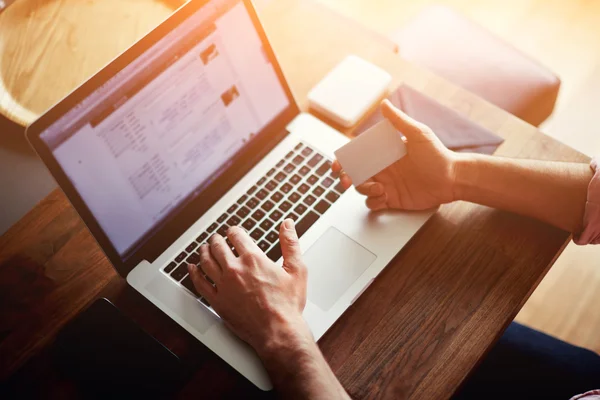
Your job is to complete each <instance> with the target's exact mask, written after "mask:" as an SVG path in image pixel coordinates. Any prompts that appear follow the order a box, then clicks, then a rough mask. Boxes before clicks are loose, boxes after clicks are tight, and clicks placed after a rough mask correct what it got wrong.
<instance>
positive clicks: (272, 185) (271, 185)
mask: <svg viewBox="0 0 600 400" xmlns="http://www.w3.org/2000/svg"><path fill="white" fill-rule="evenodd" d="M277 185H278V183H277V182H275V181H273V180H271V181H269V183H267V184H266V185H265V189H267V190H268V191H269V192H272V191H273V190H275V188H276V187H277Z"/></svg>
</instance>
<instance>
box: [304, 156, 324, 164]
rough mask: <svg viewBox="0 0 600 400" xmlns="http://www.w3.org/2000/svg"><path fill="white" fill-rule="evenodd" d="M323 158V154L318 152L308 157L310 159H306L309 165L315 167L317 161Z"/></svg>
mask: <svg viewBox="0 0 600 400" xmlns="http://www.w3.org/2000/svg"><path fill="white" fill-rule="evenodd" d="M322 159H323V156H322V155H320V154H315V155H314V156H313V158H311V159H310V161H308V163H307V164H308V165H310V166H311V167H316V166H317V164H318V163H320V162H321V160H322Z"/></svg>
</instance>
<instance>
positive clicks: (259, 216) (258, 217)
mask: <svg viewBox="0 0 600 400" xmlns="http://www.w3.org/2000/svg"><path fill="white" fill-rule="evenodd" d="M264 216H265V212H264V211H263V210H260V209H259V210H256V211H254V214H252V218H254V219H255V220H257V221H260V220H261V219H263V217H264Z"/></svg>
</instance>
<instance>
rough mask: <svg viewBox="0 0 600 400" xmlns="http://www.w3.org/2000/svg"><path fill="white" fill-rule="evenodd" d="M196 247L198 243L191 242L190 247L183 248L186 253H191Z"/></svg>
mask: <svg viewBox="0 0 600 400" xmlns="http://www.w3.org/2000/svg"><path fill="white" fill-rule="evenodd" d="M196 247H198V243H196V242H192V243H190V245H189V246H188V247H186V248H185V251H187V252H188V253H191V252H192V251H194V249H195V248H196Z"/></svg>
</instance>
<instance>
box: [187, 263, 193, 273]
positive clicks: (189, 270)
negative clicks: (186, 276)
mask: <svg viewBox="0 0 600 400" xmlns="http://www.w3.org/2000/svg"><path fill="white" fill-rule="evenodd" d="M192 268H193V266H192V264H188V272H189V273H190V274H191V273H192Z"/></svg>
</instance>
